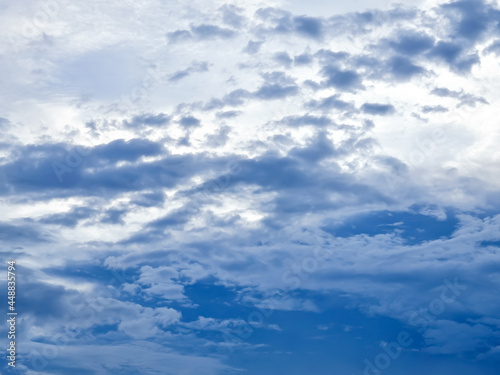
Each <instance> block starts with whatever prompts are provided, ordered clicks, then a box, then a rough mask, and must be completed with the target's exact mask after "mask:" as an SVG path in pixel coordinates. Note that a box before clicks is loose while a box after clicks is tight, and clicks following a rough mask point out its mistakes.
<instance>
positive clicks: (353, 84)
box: [322, 65, 363, 91]
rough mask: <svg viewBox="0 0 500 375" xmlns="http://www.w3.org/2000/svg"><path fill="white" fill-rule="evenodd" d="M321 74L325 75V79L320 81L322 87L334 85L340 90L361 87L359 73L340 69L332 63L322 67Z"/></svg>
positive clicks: (351, 89)
mask: <svg viewBox="0 0 500 375" xmlns="http://www.w3.org/2000/svg"><path fill="white" fill-rule="evenodd" d="M322 74H323V76H324V77H326V81H324V82H323V83H322V84H323V86H324V87H335V88H336V89H338V90H341V91H356V90H358V89H363V85H362V79H361V77H360V75H359V74H358V73H356V72H355V71H353V70H342V69H339V68H337V67H335V66H333V65H327V66H325V67H324V68H323V69H322Z"/></svg>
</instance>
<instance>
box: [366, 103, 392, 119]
mask: <svg viewBox="0 0 500 375" xmlns="http://www.w3.org/2000/svg"><path fill="white" fill-rule="evenodd" d="M361 110H362V111H363V113H367V114H369V115H379V116H385V115H389V114H392V113H394V112H395V111H396V109H395V108H394V106H393V105H392V104H378V103H365V104H363V105H362V106H361Z"/></svg>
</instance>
